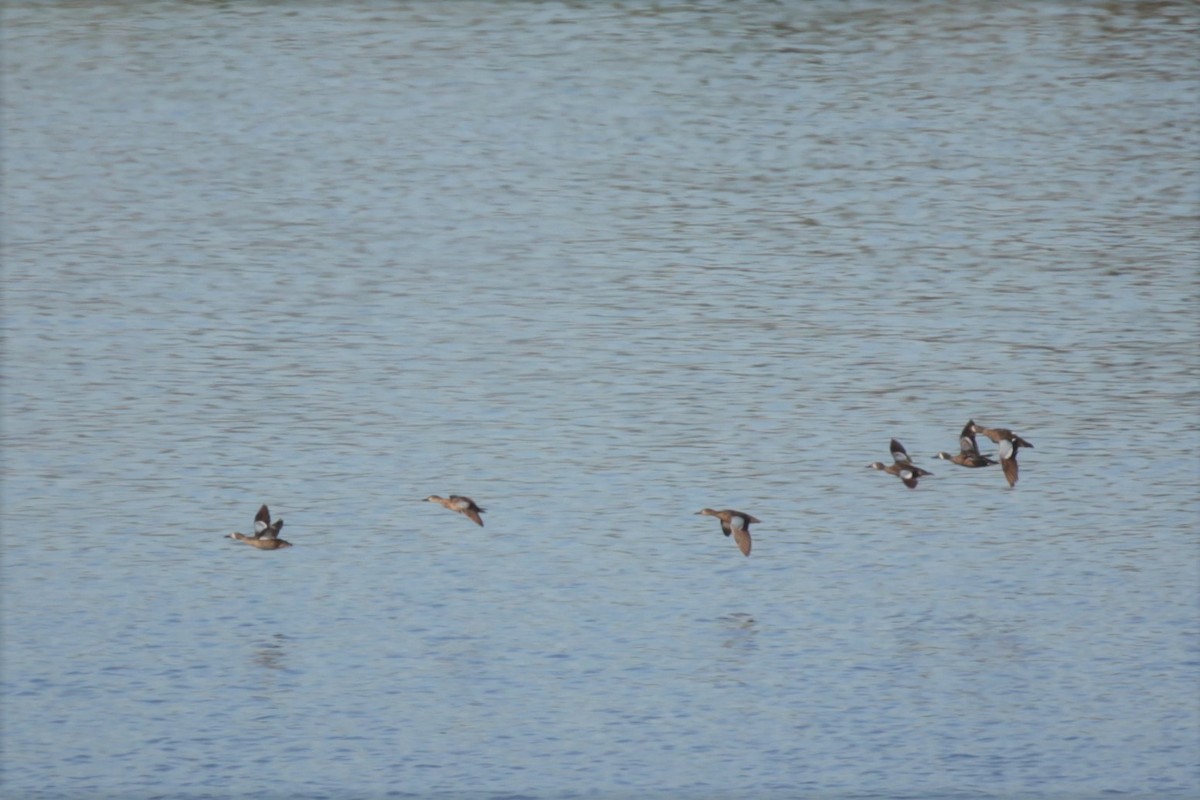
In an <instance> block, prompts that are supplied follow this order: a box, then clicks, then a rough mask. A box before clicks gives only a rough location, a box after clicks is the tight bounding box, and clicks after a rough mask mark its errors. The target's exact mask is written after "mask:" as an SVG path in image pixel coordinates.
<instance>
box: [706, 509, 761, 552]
mask: <svg viewBox="0 0 1200 800" xmlns="http://www.w3.org/2000/svg"><path fill="white" fill-rule="evenodd" d="M696 514H697V515H703V516H707V517H716V518H717V519H719V520H720V521H721V533H723V534H725V535H726V536H733V540H734V541H735V542H737V546H738V549H739V550H741V551H742V555H744V556H749V555H750V545H751V542H750V523H751V522H762V520H760V519H758V518H757V517H753V516H751V515H749V514H747V513H746V512H745V511H734V510H733V509H732V508H726V509H722V510H720V511H716V510H714V509H711V508H702V509H700V510H699V511H697V512H696Z"/></svg>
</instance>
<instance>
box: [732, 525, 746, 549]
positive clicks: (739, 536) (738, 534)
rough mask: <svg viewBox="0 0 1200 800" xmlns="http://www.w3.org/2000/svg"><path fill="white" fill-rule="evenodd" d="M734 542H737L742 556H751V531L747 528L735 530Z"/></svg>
mask: <svg viewBox="0 0 1200 800" xmlns="http://www.w3.org/2000/svg"><path fill="white" fill-rule="evenodd" d="M733 540H734V541H735V542H737V546H738V549H739V550H741V551H742V555H744V556H748V555H750V531H748V530H746V529H745V528H734V530H733Z"/></svg>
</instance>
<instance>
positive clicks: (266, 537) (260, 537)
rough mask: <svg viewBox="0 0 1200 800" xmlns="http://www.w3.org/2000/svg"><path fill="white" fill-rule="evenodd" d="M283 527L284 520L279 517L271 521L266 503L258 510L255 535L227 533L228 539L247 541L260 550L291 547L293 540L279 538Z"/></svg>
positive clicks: (255, 519) (255, 518)
mask: <svg viewBox="0 0 1200 800" xmlns="http://www.w3.org/2000/svg"><path fill="white" fill-rule="evenodd" d="M282 529H283V520H282V519H277V520H275V522H274V523H272V522H271V512H270V510H268V509H267V506H266V504H265V503H264V504H263V507H262V508H260V509H259V510H258V514H257V515H255V517H254V535H253V536H247V535H246V534H244V533H238V532H237V531H234V532H233V533H230V534H228V535H226V537H225V538H226V539H236V540H237V541H239V542H245V543H246V544H248V545H250V546H251V547H257V548H258V549H259V550H279V549H280V548H283V547H291V546H292V543H291V542H285V541H284V540H283V539H280V538H279V531H281V530H282Z"/></svg>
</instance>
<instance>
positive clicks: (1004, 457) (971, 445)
mask: <svg viewBox="0 0 1200 800" xmlns="http://www.w3.org/2000/svg"><path fill="white" fill-rule="evenodd" d="M977 433H978V434H982V435H984V436H986V437H988V438H989V439H991V440H992V441H993V442H995V443H996V449H997V451H998V454H999V456H1000V468H1001V469H1002V470H1004V477H1005V478H1006V479H1007V480H1008V485H1009V486H1015V485H1016V483H1017V470H1018V467H1017V450H1019V449H1020V448H1022V447H1028V448H1032V447H1033V445H1032V444H1030V443H1029V442H1027V441H1026V440H1025V439H1022V438H1021V437H1020V436H1018V435H1017V434H1015V433H1013V432H1012V431H1010V430H1008V429H1007V428H985V427H983V426H982V425H976V424H975V420H968V421H967V424H966V425H964V426H963V429H962V433H960V434H959V435H958V452H957V453H955V454H954V455H951V454H950V453H938V454H937V455H936V456H934V458H941V459H945V460H946V461H950V462H953V463H955V464H958V465H959V466H961V467H989V466H991V465H993V464H995V463H996V462H995V461H993V460H992V459H991V458H989V457H988V456H985V455H983V454H981V453H980V452H979V445H978V444H977V443H976V442H975V434H977ZM891 450H892V460H893V462H894V463H892V464H883V463H882V462H879V461H876V462H875V463H874V464H868V465H867V466H868V467H869V468H871V469H878V470H883V471H884V472H886V473H888V474H889V475H895V476H897V477H899V478H900V480H902V481H904V485H905V486H907V487H908V488H910V489H915V488H917V480H918V479H919V478H921V477H922V476H925V475H932V474H933V473H932V472H928V471H927V470H923V469H921V468H920V467H918V466H916V465H915V464H913V463H912V459H910V458H909V457H908V452H907V451H906V450H905V449H904V445H902V444H900V442H899V441H897V440H896V439H892V444H891Z"/></svg>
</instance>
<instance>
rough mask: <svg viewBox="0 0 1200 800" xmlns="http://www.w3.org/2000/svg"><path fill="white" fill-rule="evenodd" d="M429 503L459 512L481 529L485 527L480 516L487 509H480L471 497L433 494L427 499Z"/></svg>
mask: <svg viewBox="0 0 1200 800" xmlns="http://www.w3.org/2000/svg"><path fill="white" fill-rule="evenodd" d="M425 502H427V503H437V504H438V505H440V506H442V507H444V508H448V509H450V510H451V511H457V512H458V513H459V514H462V515H463V516H464V517H466V518H467V519H469V520H471V522H474V523H475V524H476V525H478V526H479V527H481V528H482V527H483V517H481V516H479V515H480V514H482V513H484V512H485V511H486V510H487V509H484V508H480V507H479V506H477V505H476V504H475V501H474V500H472V499H471V498H469V497H463V496H462V495H461V494H452V495H450V496H449V497H438V496H437V495H436V494H431V495H429V497H426V498H425Z"/></svg>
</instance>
